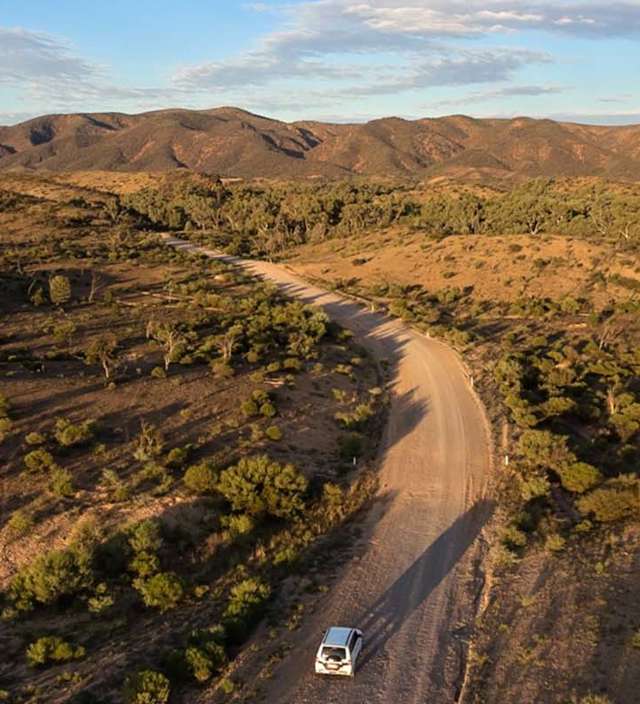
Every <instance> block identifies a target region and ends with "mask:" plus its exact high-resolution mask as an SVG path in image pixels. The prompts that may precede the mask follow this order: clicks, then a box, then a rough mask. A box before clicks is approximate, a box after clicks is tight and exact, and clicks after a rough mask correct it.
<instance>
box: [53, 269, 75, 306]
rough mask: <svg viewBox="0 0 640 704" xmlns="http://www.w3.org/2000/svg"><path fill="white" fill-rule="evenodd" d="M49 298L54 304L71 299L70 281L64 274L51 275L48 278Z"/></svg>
mask: <svg viewBox="0 0 640 704" xmlns="http://www.w3.org/2000/svg"><path fill="white" fill-rule="evenodd" d="M49 298H50V300H51V303H53V304H54V305H56V306H61V305H63V304H64V303H68V302H69V301H70V300H71V283H70V281H69V279H68V278H67V277H66V276H60V275H58V276H52V277H51V278H50V279H49Z"/></svg>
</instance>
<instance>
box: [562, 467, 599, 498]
mask: <svg viewBox="0 0 640 704" xmlns="http://www.w3.org/2000/svg"><path fill="white" fill-rule="evenodd" d="M556 472H557V473H558V475H559V477H560V481H561V482H562V486H563V487H564V488H565V489H567V491H574V492H576V493H577V494H584V492H585V491H588V490H589V489H592V488H593V487H594V486H595V485H596V484H598V483H600V481H602V475H601V474H600V472H599V471H598V470H597V469H596V468H595V467H593V466H592V465H590V464H587V463H586V462H572V463H571V464H569V465H567V466H566V467H561V468H558V469H556Z"/></svg>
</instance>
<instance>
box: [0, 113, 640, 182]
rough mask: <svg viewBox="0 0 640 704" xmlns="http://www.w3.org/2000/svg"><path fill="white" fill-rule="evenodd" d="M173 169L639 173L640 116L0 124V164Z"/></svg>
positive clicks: (201, 117)
mask: <svg viewBox="0 0 640 704" xmlns="http://www.w3.org/2000/svg"><path fill="white" fill-rule="evenodd" d="M15 168H27V169H47V170H51V171H76V170H97V169H99V170H108V171H169V170H173V169H179V168H188V169H192V170H195V171H201V172H206V173H212V174H218V175H221V176H227V177H233V176H237V177H244V178H254V177H269V178H274V177H292V176H293V177H317V176H325V177H345V176H351V175H366V176H394V177H413V176H420V177H423V176H438V175H447V176H466V177H474V176H475V177H496V178H510V177H514V176H516V177H517V176H521V177H529V176H607V177H611V178H618V179H632V180H636V179H638V178H640V126H635V125H632V126H627V127H600V126H589V125H578V124H570V123H560V122H554V121H552V120H534V119H531V118H524V117H523V118H516V119H511V120H498V119H485V120H480V119H473V118H470V117H465V116H461V115H456V116H451V117H443V118H435V119H428V118H427V119H421V120H415V121H408V120H403V119H400V118H394V117H392V118H385V119H381V120H374V121H372V122H368V123H366V124H327V123H320V122H294V123H286V122H280V121H278V120H272V119H269V118H266V117H261V116H259V115H254V114H252V113H248V112H245V111H243V110H239V109H236V108H218V109H214V110H204V111H193V110H179V109H176V110H161V111H156V112H149V113H143V114H140V115H125V114H120V113H94V114H75V115H48V116H44V117H39V118H35V119H33V120H29V121H27V122H23V123H22V124H19V125H15V126H12V127H0V170H7V169H15Z"/></svg>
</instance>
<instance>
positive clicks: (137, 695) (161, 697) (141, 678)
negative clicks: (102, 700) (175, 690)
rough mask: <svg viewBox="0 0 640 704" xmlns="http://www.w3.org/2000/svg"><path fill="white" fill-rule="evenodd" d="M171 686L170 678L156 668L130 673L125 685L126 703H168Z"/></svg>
mask: <svg viewBox="0 0 640 704" xmlns="http://www.w3.org/2000/svg"><path fill="white" fill-rule="evenodd" d="M170 694H171V687H170V684H169V680H168V679H167V678H166V677H165V676H164V675H163V674H162V673H161V672H155V671H154V670H142V671H140V672H136V673H135V674H133V675H129V677H127V680H126V682H125V685H124V690H123V699H124V701H125V702H126V704H166V702H168V701H169V695H170Z"/></svg>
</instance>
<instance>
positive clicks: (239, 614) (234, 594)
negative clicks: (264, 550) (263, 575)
mask: <svg viewBox="0 0 640 704" xmlns="http://www.w3.org/2000/svg"><path fill="white" fill-rule="evenodd" d="M270 595H271V589H270V587H269V585H268V584H265V583H264V582H262V581H261V580H259V579H257V578H250V579H245V580H244V581H242V582H240V583H239V584H237V585H236V586H235V587H233V588H232V589H231V593H230V596H229V602H228V603H227V607H226V609H225V611H224V614H223V623H224V628H225V631H226V632H227V634H228V637H229V639H230V640H231V641H232V642H235V643H240V642H242V641H243V640H244V639H245V638H246V637H247V635H248V634H249V632H250V630H251V628H252V627H253V626H254V625H255V624H256V623H257V621H258V620H259V619H260V617H261V616H262V613H263V611H264V608H265V606H266V603H267V600H268V599H269V597H270Z"/></svg>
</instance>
